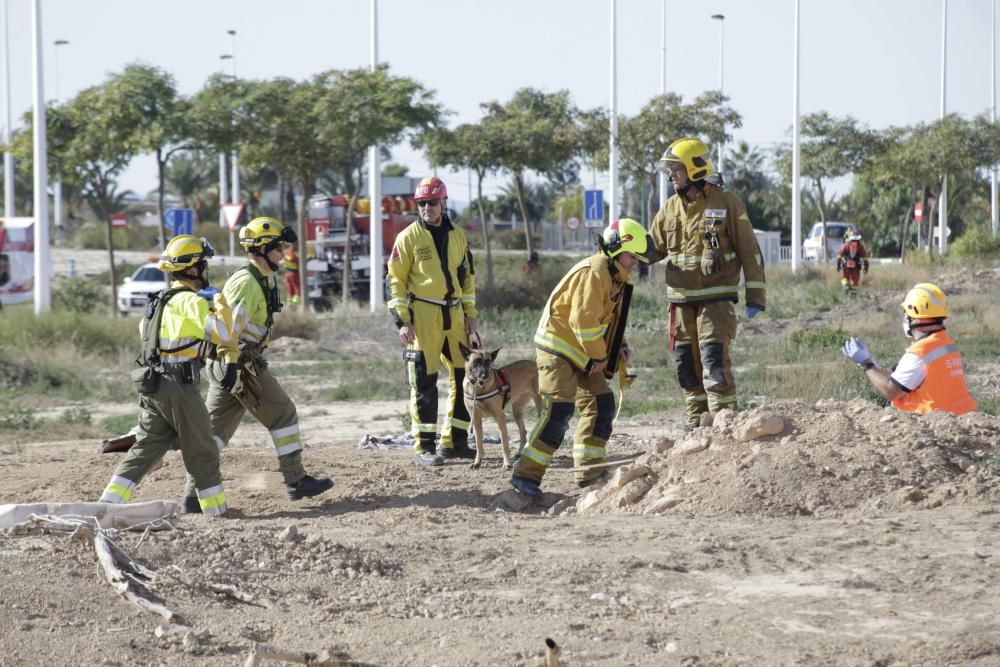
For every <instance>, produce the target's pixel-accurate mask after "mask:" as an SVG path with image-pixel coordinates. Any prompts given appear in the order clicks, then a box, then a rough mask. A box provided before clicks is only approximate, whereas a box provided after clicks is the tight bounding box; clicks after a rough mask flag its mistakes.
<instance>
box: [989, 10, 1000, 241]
mask: <svg viewBox="0 0 1000 667" xmlns="http://www.w3.org/2000/svg"><path fill="white" fill-rule="evenodd" d="M992 5H993V11H992V13H991V14H990V17H991V18H992V20H991V21H990V26H991V28H990V34H991V35H992V39H991V40H990V43H991V45H992V48H991V50H990V53H992V55H993V57H992V58H990V121H991V122H992V123H993V124H994V125H996V122H997V0H993V2H992ZM990 222H991V223H992V224H991V227H992V229H993V237H994V238H996V235H997V233H998V229H997V228H998V226H1000V225H998V214H997V166H996V165H995V164H994V165H992V166H991V167H990Z"/></svg>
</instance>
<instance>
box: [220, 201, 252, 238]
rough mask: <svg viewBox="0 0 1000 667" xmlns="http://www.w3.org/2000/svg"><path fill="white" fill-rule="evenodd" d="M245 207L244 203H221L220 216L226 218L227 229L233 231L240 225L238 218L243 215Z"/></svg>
mask: <svg viewBox="0 0 1000 667" xmlns="http://www.w3.org/2000/svg"><path fill="white" fill-rule="evenodd" d="M246 207H247V205H246V204H223V205H222V217H224V218H225V219H226V224H227V225H229V231H231V232H235V231H236V228H237V227H239V226H240V218H242V217H243V209H245V208H246Z"/></svg>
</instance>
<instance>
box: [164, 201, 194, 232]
mask: <svg viewBox="0 0 1000 667" xmlns="http://www.w3.org/2000/svg"><path fill="white" fill-rule="evenodd" d="M163 224H164V225H165V226H166V228H167V231H169V232H170V233H171V234H172V235H173V236H180V235H181V234H193V233H194V209H191V208H168V209H167V210H166V211H164V212H163Z"/></svg>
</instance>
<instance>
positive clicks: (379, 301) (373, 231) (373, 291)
mask: <svg viewBox="0 0 1000 667" xmlns="http://www.w3.org/2000/svg"><path fill="white" fill-rule="evenodd" d="M369 9H370V11H371V25H370V28H371V40H370V46H371V69H372V72H376V71H377V70H378V0H371V6H370V8H369ZM379 157H380V156H379V146H378V144H372V145H371V146H370V147H369V148H368V195H369V198H370V201H371V208H370V209H369V213H368V242H369V248H368V267H369V269H370V270H369V271H368V308H369V310H370V312H373V313H376V312H379V311H381V310H382V308H383V307H384V306H385V298H384V294H383V290H382V261H383V260H382V166H381V164H380V160H379ZM350 227H351V225H350V221H349V220H348V224H347V229H348V232H350Z"/></svg>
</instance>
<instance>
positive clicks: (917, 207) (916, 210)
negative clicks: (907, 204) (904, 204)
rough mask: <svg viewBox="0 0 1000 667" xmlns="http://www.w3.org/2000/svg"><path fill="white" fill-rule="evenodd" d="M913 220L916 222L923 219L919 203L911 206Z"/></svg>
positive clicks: (922, 207) (922, 208)
mask: <svg viewBox="0 0 1000 667" xmlns="http://www.w3.org/2000/svg"><path fill="white" fill-rule="evenodd" d="M913 219H914V220H916V221H917V222H920V221H921V220H923V219H924V205H923V204H921V203H920V202H917V203H916V204H914V205H913Z"/></svg>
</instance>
